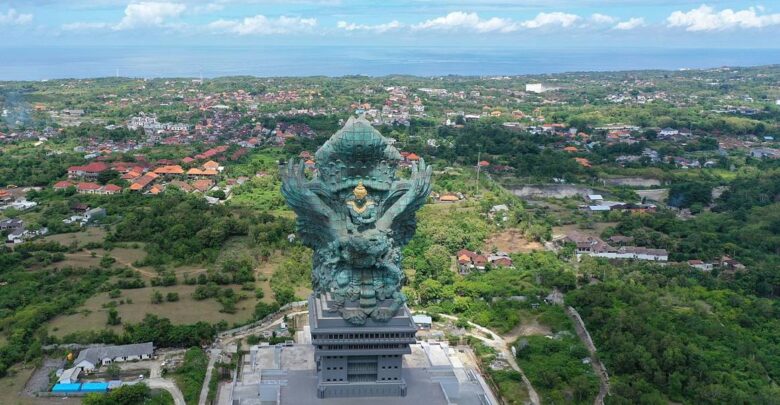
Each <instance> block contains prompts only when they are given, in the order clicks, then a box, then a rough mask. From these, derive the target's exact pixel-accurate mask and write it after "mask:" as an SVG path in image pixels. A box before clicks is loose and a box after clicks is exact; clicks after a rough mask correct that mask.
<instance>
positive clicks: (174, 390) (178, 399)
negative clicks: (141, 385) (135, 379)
mask: <svg viewBox="0 0 780 405" xmlns="http://www.w3.org/2000/svg"><path fill="white" fill-rule="evenodd" d="M146 384H147V385H148V386H149V388H157V389H163V390H166V391H168V392H170V393H171V395H172V396H173V403H174V404H176V405H187V403H186V402H184V395H182V393H181V390H179V387H177V386H176V383H174V382H173V381H171V380H168V379H165V378H150V379H148V380H146Z"/></svg>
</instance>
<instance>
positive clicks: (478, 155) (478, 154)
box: [474, 150, 482, 198]
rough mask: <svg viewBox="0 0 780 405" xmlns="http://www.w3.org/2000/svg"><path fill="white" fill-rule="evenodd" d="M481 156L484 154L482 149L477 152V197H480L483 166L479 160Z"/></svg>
mask: <svg viewBox="0 0 780 405" xmlns="http://www.w3.org/2000/svg"><path fill="white" fill-rule="evenodd" d="M481 156H482V150H480V151H478V152H477V194H476V195H475V196H474V197H476V198H479V169H480V168H481V167H480V165H479V162H480V157H481Z"/></svg>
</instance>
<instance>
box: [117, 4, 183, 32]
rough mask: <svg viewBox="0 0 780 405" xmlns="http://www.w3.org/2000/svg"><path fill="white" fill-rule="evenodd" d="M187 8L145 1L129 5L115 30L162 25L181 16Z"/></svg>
mask: <svg viewBox="0 0 780 405" xmlns="http://www.w3.org/2000/svg"><path fill="white" fill-rule="evenodd" d="M186 9H187V6H185V5H184V4H180V3H169V2H156V1H148V2H147V1H145V2H140V3H131V4H128V5H127V7H126V8H125V16H124V17H123V18H122V20H121V21H119V23H118V24H117V25H115V26H114V27H113V28H114V29H115V30H124V29H132V28H137V27H144V26H159V25H162V24H163V23H164V22H165V20H166V19H168V18H176V17H178V16H180V15H181V14H182V13H183V12H184V10H186Z"/></svg>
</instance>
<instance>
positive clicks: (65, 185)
mask: <svg viewBox="0 0 780 405" xmlns="http://www.w3.org/2000/svg"><path fill="white" fill-rule="evenodd" d="M72 185H73V183H71V182H69V181H67V180H62V181H58V182H56V183H54V189H55V190H65V189H67V188H68V187H70V186H72Z"/></svg>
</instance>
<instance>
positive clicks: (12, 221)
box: [0, 218, 24, 231]
mask: <svg viewBox="0 0 780 405" xmlns="http://www.w3.org/2000/svg"><path fill="white" fill-rule="evenodd" d="M19 228H24V221H22V220H21V219H17V218H8V219H4V220H2V221H0V231H8V230H11V229H19Z"/></svg>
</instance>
